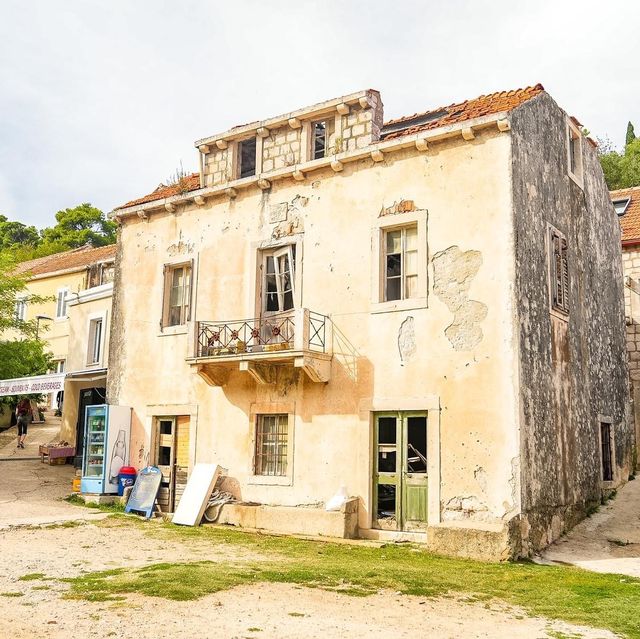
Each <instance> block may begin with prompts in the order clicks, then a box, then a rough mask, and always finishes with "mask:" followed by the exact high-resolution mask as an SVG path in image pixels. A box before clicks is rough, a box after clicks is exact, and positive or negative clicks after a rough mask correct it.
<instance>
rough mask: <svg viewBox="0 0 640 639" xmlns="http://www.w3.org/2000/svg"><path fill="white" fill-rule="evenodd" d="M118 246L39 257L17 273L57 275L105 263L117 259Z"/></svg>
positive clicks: (81, 248) (22, 266)
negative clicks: (97, 263)
mask: <svg viewBox="0 0 640 639" xmlns="http://www.w3.org/2000/svg"><path fill="white" fill-rule="evenodd" d="M115 255H116V245H115V244H109V245H108V246H99V247H97V248H86V247H84V246H81V247H80V248H76V249H72V250H70V251H65V252H64V253H55V254H54V255H47V256H46V257H38V258H36V259H35V260H29V261H28V262H21V263H20V264H18V267H17V269H16V272H17V273H28V274H29V275H31V276H33V275H44V274H45V273H55V272H57V271H65V270H67V269H72V268H82V267H83V266H89V265H90V264H95V263H96V262H104V261H107V260H109V259H112V258H115Z"/></svg>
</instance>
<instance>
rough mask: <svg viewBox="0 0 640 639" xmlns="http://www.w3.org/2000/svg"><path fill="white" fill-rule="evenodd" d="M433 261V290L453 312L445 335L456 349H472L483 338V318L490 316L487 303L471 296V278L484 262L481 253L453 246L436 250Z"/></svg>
mask: <svg viewBox="0 0 640 639" xmlns="http://www.w3.org/2000/svg"><path fill="white" fill-rule="evenodd" d="M432 262H433V291H434V293H435V294H436V295H437V296H438V298H440V301H442V302H443V303H444V304H445V305H446V307H447V308H448V309H449V311H450V312H451V313H453V322H451V324H450V325H449V326H448V327H447V328H446V329H445V331H444V332H445V335H446V336H447V339H448V340H449V342H450V343H451V345H452V346H453V348H454V350H456V351H468V350H471V349H473V348H474V347H475V346H477V345H478V344H479V343H480V342H481V341H482V337H483V334H482V328H481V327H480V322H482V321H483V320H484V319H485V318H486V317H487V306H486V304H483V303H482V302H478V301H477V300H470V299H468V292H469V288H470V286H471V282H472V280H473V278H474V277H475V276H476V275H477V273H478V271H479V269H480V266H481V265H482V253H480V251H465V252H462V251H461V250H460V249H459V248H458V247H457V246H451V247H449V248H448V249H446V250H444V251H440V252H439V253H436V254H435V255H434V256H433V260H432Z"/></svg>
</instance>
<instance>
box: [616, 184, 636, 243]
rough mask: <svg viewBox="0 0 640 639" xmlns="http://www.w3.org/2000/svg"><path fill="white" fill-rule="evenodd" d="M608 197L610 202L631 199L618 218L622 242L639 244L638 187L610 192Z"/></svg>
mask: <svg viewBox="0 0 640 639" xmlns="http://www.w3.org/2000/svg"><path fill="white" fill-rule="evenodd" d="M609 195H610V196H611V201H612V202H616V201H617V200H625V199H627V198H631V201H630V202H629V205H628V206H627V209H626V211H625V212H624V214H623V215H621V216H620V218H619V219H620V228H621V229H622V241H623V242H634V241H637V242H638V243H640V186H633V187H631V188H629V189H619V190H617V191H610V192H609Z"/></svg>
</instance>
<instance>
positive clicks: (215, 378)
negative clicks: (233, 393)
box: [194, 364, 230, 386]
mask: <svg viewBox="0 0 640 639" xmlns="http://www.w3.org/2000/svg"><path fill="white" fill-rule="evenodd" d="M194 372H195V373H197V374H198V375H200V377H202V379H204V381H205V382H207V384H209V386H224V385H225V384H226V383H227V382H228V381H229V373H230V371H229V370H228V369H226V368H222V367H220V366H207V365H206V364H199V365H198V366H196V367H195V371H194Z"/></svg>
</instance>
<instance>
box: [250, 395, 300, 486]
mask: <svg viewBox="0 0 640 639" xmlns="http://www.w3.org/2000/svg"><path fill="white" fill-rule="evenodd" d="M265 415H266V416H269V415H286V417H287V461H286V464H287V466H286V474H285V475H258V474H256V470H257V466H256V450H257V448H256V447H257V443H258V418H259V416H265ZM295 420H296V416H295V402H267V403H253V404H252V405H251V408H250V411H249V428H250V429H251V457H250V460H249V462H250V464H251V468H250V471H249V473H248V480H247V483H248V484H251V485H264V486H292V485H293V477H294V446H295Z"/></svg>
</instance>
